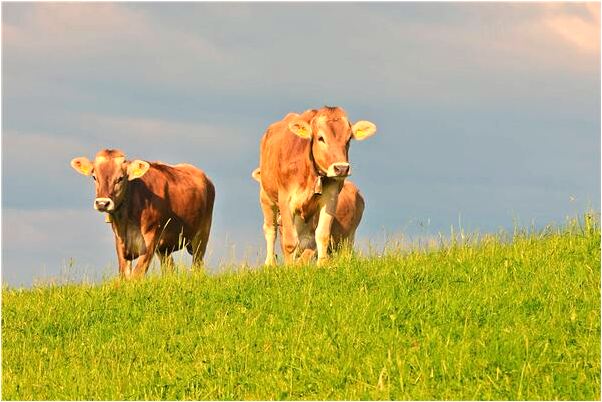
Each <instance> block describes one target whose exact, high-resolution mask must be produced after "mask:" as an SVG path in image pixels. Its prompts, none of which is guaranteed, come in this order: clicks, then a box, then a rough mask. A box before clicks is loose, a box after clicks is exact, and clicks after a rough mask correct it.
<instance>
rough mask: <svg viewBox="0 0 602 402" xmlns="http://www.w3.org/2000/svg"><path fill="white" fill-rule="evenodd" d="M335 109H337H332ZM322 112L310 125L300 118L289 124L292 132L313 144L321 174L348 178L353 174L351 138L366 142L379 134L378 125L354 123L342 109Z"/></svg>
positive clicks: (312, 147) (316, 162)
mask: <svg viewBox="0 0 602 402" xmlns="http://www.w3.org/2000/svg"><path fill="white" fill-rule="evenodd" d="M333 109H334V108H333ZM333 109H330V111H331V113H324V114H322V113H320V112H318V113H317V114H316V116H315V117H314V118H313V119H312V120H311V121H310V123H309V124H308V123H307V122H306V121H304V120H301V119H297V120H294V121H292V122H291V123H289V129H290V130H291V131H292V132H293V133H294V134H296V135H298V136H299V137H302V138H305V139H308V140H311V141H312V145H311V150H312V156H313V159H314V163H315V164H316V167H317V168H318V169H319V170H320V174H321V175H325V176H328V177H333V178H341V179H343V178H345V177H347V176H349V175H350V174H351V166H350V165H349V145H350V142H351V139H355V140H359V141H361V140H364V139H366V138H368V137H370V136H372V135H374V133H376V126H375V125H374V124H373V123H371V122H369V121H365V120H362V121H358V122H357V123H355V124H353V125H352V124H351V123H350V122H349V121H348V120H347V117H346V116H345V114H344V112H342V109H338V108H337V109H336V110H335V111H336V112H338V113H332V110H333Z"/></svg>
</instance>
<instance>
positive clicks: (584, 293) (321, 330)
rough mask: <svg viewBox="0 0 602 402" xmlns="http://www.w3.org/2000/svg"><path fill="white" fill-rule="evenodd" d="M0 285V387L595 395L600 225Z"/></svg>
mask: <svg viewBox="0 0 602 402" xmlns="http://www.w3.org/2000/svg"><path fill="white" fill-rule="evenodd" d="M506 237H507V238H500V237H499V236H498V237H482V238H481V239H480V240H478V241H465V242H456V243H455V244H451V245H447V246H445V247H443V248H440V249H438V250H430V251H428V250H426V251H425V250H415V251H406V252H401V251H400V252H395V251H389V252H388V253H386V255H384V256H382V257H370V258H363V257H340V258H339V259H336V260H335V261H333V263H332V264H331V266H329V267H323V268H318V267H315V266H292V267H276V268H269V269H268V268H262V269H256V270H251V269H244V268H239V269H238V270H237V272H231V273H224V274H220V275H216V276H208V275H205V274H203V273H194V274H188V273H184V274H176V275H170V276H166V277H149V278H146V279H145V280H143V281H140V282H136V283H123V282H119V281H118V280H111V281H107V282H104V283H102V284H99V285H65V286H52V287H38V288H34V289H30V290H18V289H8V288H4V289H3V291H2V398H3V399H504V400H505V399H526V400H530V399H546V400H551V399H564V400H567V399H571V400H581V399H600V228H599V225H598V223H597V222H592V220H591V219H586V222H582V223H581V224H580V223H579V222H577V221H573V222H572V223H570V224H568V225H567V226H565V227H564V228H561V229H547V230H545V231H543V232H539V233H530V234H528V233H516V234H515V235H514V236H506Z"/></svg>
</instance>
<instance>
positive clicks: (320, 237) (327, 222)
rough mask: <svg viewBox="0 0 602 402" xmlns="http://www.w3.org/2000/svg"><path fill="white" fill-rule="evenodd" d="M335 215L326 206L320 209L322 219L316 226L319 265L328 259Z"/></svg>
mask: <svg viewBox="0 0 602 402" xmlns="http://www.w3.org/2000/svg"><path fill="white" fill-rule="evenodd" d="M333 220H334V216H333V215H332V214H330V213H329V212H328V210H327V208H326V207H322V209H320V219H319V221H318V227H317V228H316V246H317V248H318V265H323V264H324V263H325V262H326V261H327V260H328V246H329V245H330V229H331V227H332V221H333Z"/></svg>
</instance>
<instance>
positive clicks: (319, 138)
mask: <svg viewBox="0 0 602 402" xmlns="http://www.w3.org/2000/svg"><path fill="white" fill-rule="evenodd" d="M318 141H320V142H326V141H324V137H322V136H319V137H318Z"/></svg>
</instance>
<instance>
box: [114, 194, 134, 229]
mask: <svg viewBox="0 0 602 402" xmlns="http://www.w3.org/2000/svg"><path fill="white" fill-rule="evenodd" d="M130 187H131V184H130V185H128V186H127V188H126V189H125V195H124V196H123V199H122V200H121V203H120V204H119V206H118V207H117V210H116V211H115V212H113V213H112V214H111V224H112V226H113V230H115V232H116V233H118V234H119V236H120V237H125V233H126V231H127V228H128V226H129V225H130V224H131V222H130V220H131V219H130V218H131V211H130V210H129V207H130V203H129V202H128V201H129V199H130V196H131V189H130Z"/></svg>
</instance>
